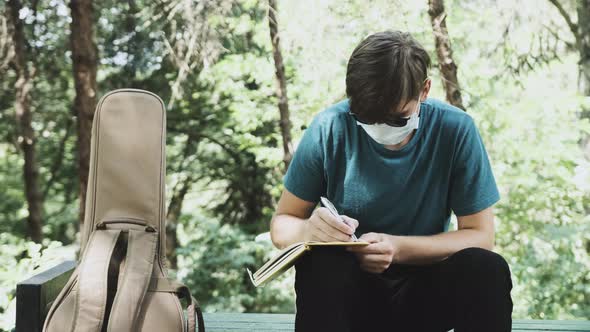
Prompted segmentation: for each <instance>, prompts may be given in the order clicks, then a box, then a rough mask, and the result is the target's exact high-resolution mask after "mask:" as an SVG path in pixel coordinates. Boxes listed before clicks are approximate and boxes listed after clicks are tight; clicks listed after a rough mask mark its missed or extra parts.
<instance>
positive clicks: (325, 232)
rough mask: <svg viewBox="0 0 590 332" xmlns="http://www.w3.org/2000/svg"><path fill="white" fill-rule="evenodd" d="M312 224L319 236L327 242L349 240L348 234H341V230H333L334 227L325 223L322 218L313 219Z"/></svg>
mask: <svg viewBox="0 0 590 332" xmlns="http://www.w3.org/2000/svg"><path fill="white" fill-rule="evenodd" d="M313 226H314V228H315V230H316V232H317V233H319V234H318V235H320V237H321V238H322V239H323V240H324V241H326V242H328V241H337V242H340V241H342V242H347V241H350V235H347V234H343V233H342V232H340V231H338V230H335V229H334V228H332V227H330V226H329V225H326V223H325V222H323V221H322V220H318V221H315V222H314V223H313Z"/></svg>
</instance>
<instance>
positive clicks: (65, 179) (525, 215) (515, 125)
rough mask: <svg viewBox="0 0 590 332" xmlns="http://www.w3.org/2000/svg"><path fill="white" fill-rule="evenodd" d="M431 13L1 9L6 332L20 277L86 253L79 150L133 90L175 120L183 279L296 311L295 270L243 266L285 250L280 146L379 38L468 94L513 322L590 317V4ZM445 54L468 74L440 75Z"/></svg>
mask: <svg viewBox="0 0 590 332" xmlns="http://www.w3.org/2000/svg"><path fill="white" fill-rule="evenodd" d="M19 4H20V6H21V7H22V8H20V9H18V10H17V11H12V10H13V8H17V7H18V5H19ZM436 4H442V1H434V0H432V1H427V0H424V1H423V2H412V3H410V2H406V1H404V2H401V1H400V2H392V1H386V0H375V1H371V2H366V1H360V0H349V1H335V0H325V1H311V0H309V1H308V0H305V1H291V0H284V1H280V2H278V5H279V10H278V11H276V12H274V11H273V12H271V15H269V12H268V9H269V3H267V2H260V1H253V0H216V1H207V2H204V1H192V0H166V1H155V2H154V1H142V0H131V1H123V2H121V1H112V0H105V1H100V2H98V1H95V2H93V3H92V4H91V6H90V5H89V4H88V3H87V2H85V1H81V0H80V1H77V0H76V1H72V2H68V1H63V0H27V1H25V0H19V1H16V0H11V1H9V2H3V3H0V11H1V12H2V13H3V15H2V16H1V17H0V87H1V88H0V232H2V233H4V234H2V235H0V245H1V246H2V247H1V248H2V250H0V257H1V259H2V262H3V264H2V265H1V266H0V329H5V330H8V329H10V327H11V326H12V325H11V324H12V322H13V319H14V315H13V310H14V300H13V299H14V285H15V283H16V281H17V280H21V279H23V278H25V277H26V276H28V275H30V274H32V273H33V272H34V271H36V270H38V269H42V268H46V267H47V266H48V265H49V264H51V263H55V262H56V261H57V260H58V259H64V258H68V257H69V258H73V257H74V256H75V253H76V250H77V232H78V229H79V228H78V225H79V222H80V218H81V215H80V206H81V199H80V193H81V192H82V191H83V190H82V191H81V189H82V183H83V181H84V180H83V175H84V171H82V169H83V168H84V167H85V166H84V165H83V163H82V162H83V160H84V158H85V157H84V153H83V151H82V150H83V146H84V144H86V143H83V142H82V137H83V136H85V137H87V138H88V137H89V128H90V126H89V123H91V117H92V113H93V112H94V106H92V105H93V104H94V103H96V98H99V97H100V96H102V95H103V94H104V93H105V92H107V91H109V90H112V89H116V88H122V87H132V88H141V89H147V90H151V91H154V92H156V93H157V94H159V95H160V96H161V97H162V98H163V100H164V101H165V102H166V103H167V106H168V128H167V130H168V136H167V158H168V160H167V166H168V169H167V174H168V178H167V191H168V192H167V199H168V216H167V217H168V230H167V231H168V238H169V243H168V244H167V252H168V257H169V259H170V262H171V263H172V266H173V267H174V268H175V269H174V272H175V273H177V274H178V276H179V277H180V278H182V279H184V281H185V282H187V283H188V284H189V285H190V286H191V288H192V290H193V291H194V292H195V293H196V297H197V298H199V299H200V300H201V302H202V304H203V305H204V307H205V310H207V311H215V310H230V311H233V310H236V311H241V310H245V311H259V312H264V311H272V312H277V311H281V312H289V311H293V309H294V305H293V302H292V300H293V294H292V291H291V282H292V279H291V278H292V275H289V274H288V275H286V276H285V277H284V278H282V279H280V280H278V281H276V282H274V283H272V284H271V285H269V287H265V288H263V289H254V288H252V287H251V286H250V284H249V281H248V280H247V276H246V274H245V273H244V267H255V266H258V265H260V263H261V262H262V261H263V259H264V258H265V257H268V256H269V255H272V247H271V245H270V243H269V240H268V236H267V235H265V234H264V232H266V231H267V230H268V222H269V220H270V218H271V215H272V213H273V208H274V203H275V202H276V200H277V198H278V196H279V194H280V192H281V190H282V175H283V172H284V169H285V163H284V161H286V160H287V159H288V158H287V157H288V155H289V154H288V153H287V151H288V149H286V148H285V146H287V147H288V144H287V145H285V142H288V141H290V140H292V143H291V144H292V145H293V147H294V148H295V147H296V145H297V142H298V140H299V138H300V137H301V134H302V133H303V130H304V129H305V127H306V125H307V124H308V123H309V121H310V120H311V118H312V117H313V115H314V114H316V113H317V112H319V111H320V110H322V109H323V108H325V107H326V106H328V105H330V104H332V103H334V102H336V101H338V100H340V99H342V98H343V97H344V75H345V71H346V61H347V60H348V57H349V55H350V53H351V52H352V50H353V48H354V46H355V45H356V44H357V43H358V42H359V41H360V40H361V39H362V38H363V37H364V36H366V35H367V34H369V33H372V32H376V31H381V30H385V29H400V30H406V31H410V32H411V33H412V34H413V35H414V36H415V37H416V38H418V39H419V40H420V41H421V42H422V43H423V45H424V46H425V47H426V48H427V49H428V50H429V51H430V52H431V57H432V59H433V61H434V62H435V65H434V66H433V69H432V72H431V73H430V76H431V77H432V78H433V83H434V84H433V90H432V92H431V96H433V97H435V98H439V99H446V98H449V99H451V100H450V101H451V102H454V101H453V98H456V96H459V97H460V98H459V99H458V100H459V103H460V105H463V106H464V108H465V109H466V110H467V111H468V112H469V114H470V115H472V116H473V117H474V119H475V120H476V123H477V125H478V127H479V128H480V131H481V133H482V136H483V138H484V140H485V142H486V147H487V149H488V152H489V154H490V158H491V161H492V164H493V168H494V172H495V175H496V179H497V181H498V184H499V186H500V190H501V195H502V199H501V201H500V203H499V204H498V205H497V208H496V212H497V250H498V251H499V252H500V253H501V254H503V255H504V256H505V257H506V258H507V259H508V261H509V263H510V266H511V269H512V273H513V277H514V285H515V288H514V290H513V297H514V300H515V301H514V302H515V318H525V317H533V318H553V319H560V318H587V319H588V318H590V311H589V310H590V309H589V308H590V280H589V278H590V277H589V271H590V258H589V252H590V236H589V235H588V234H590V232H588V231H589V229H588V228H589V227H590V226H589V225H590V223H589V221H590V217H589V215H590V195H589V194H590V165H589V162H588V159H587V158H585V157H584V153H583V149H584V147H585V145H584V144H580V143H584V142H585V140H587V137H588V134H589V133H590V125H589V123H588V116H587V114H589V112H590V111H589V110H590V100H589V99H588V93H586V92H585V90H584V89H583V88H581V86H585V85H583V84H582V85H580V84H581V83H580V82H583V80H584V77H585V76H584V75H585V74H584V73H585V71H584V70H585V69H584V68H586V67H587V66H586V64H587V61H586V60H587V54H588V52H586V53H584V52H585V51H584V48H583V46H584V45H585V44H584V43H586V42H587V40H586V39H587V38H584V36H588V35H589V34H588V33H585V32H584V31H589V29H590V23H589V20H588V19H587V18H588V17H587V15H586V13H588V11H585V10H584V8H588V6H587V1H580V0H577V1H574V0H561V1H560V2H556V1H553V0H547V1H544V2H539V1H532V0H531V1H524V2H523V1H519V2H513V1H509V0H500V1H488V0H474V1H468V2H466V1H457V0H452V1H449V0H447V1H445V2H444V12H445V13H446V16H444V20H441V17H440V16H439V15H440V12H438V13H437V12H436V11H434V9H436V8H434V7H433V6H434V5H436ZM14 6H17V7H14ZM584 6H586V7H584ZM270 7H273V8H275V7H274V6H272V3H271V4H270ZM429 10H430V11H429ZM90 12H92V14H89V13H90ZM273 15H274V17H275V18H276V21H272V19H271V21H269V18H272V17H273ZM566 17H567V18H566ZM15 22H16V24H15ZM18 22H20V27H19V23H18ZM437 22H438V24H434V23H437ZM443 22H444V24H445V26H446V27H445V28H444V29H443V25H442V24H441V23H443ZM276 23H278V24H276ZM273 28H274V29H276V30H274V29H273ZM439 28H440V29H441V30H440V31H442V32H443V34H442V35H440V34H438V32H437V31H439V30H437V29H439ZM573 28H575V29H573ZM19 29H20V30H21V31H22V32H20V34H21V37H18V36H17V38H16V39H15V38H14V37H15V31H19ZM574 31H577V32H574ZM17 35H18V34H17ZM277 35H278V36H280V53H281V57H282V61H280V62H282V68H283V69H281V70H277V69H278V68H281V65H280V64H278V62H276V61H275V59H276V57H275V56H274V55H276V54H277V51H278V47H277V45H278V44H277V45H274V44H273V43H272V41H273V40H277V39H276V36H277ZM441 36H442V37H443V38H446V39H443V40H440V37H441ZM441 42H442V43H441ZM18 45H21V46H18ZM22 45H24V46H22ZM93 45H95V46H93ZM94 47H96V48H94ZM441 47H443V48H445V50H444V52H442V53H440V54H439V52H437V50H439V49H440V48H441ZM581 47H582V48H581ZM451 48H452V63H454V64H455V65H456V67H455V69H454V74H453V75H454V78H452V77H453V76H447V74H446V73H445V71H444V70H442V69H440V68H444V66H446V65H449V62H448V61H447V60H448V57H445V56H442V57H441V56H440V55H441V54H442V55H445V54H446V55H450V54H451V53H450V50H451ZM19 57H20V58H19ZM445 59H446V60H445ZM94 72H95V74H94ZM93 77H95V78H93ZM449 77H451V78H449ZM23 78H24V81H23ZM277 79H278V81H277ZM94 80H96V83H93V81H94ZM454 80H456V82H458V83H460V84H453V85H452V86H450V87H449V86H447V87H445V85H444V84H442V82H449V81H454ZM23 82H25V83H26V84H24V83H23ZM281 82H282V83H281ZM23 84H24V85H23ZM94 84H95V85H94ZM283 86H286V87H287V89H286V93H285V92H284V91H285V90H284V89H282V88H281V89H280V90H277V87H279V88H280V87H283ZM277 91H281V94H278V93H277ZM449 92H450V96H451V97H453V98H451V97H447V95H449ZM27 96H28V97H27ZM454 96H455V97H454ZM287 100H288V113H285V112H282V113H281V112H279V105H282V103H283V104H286V102H287ZM455 100H457V99H455ZM23 103H24V105H25V106H26V105H28V106H27V107H26V108H25V109H28V112H29V115H27V116H28V118H27V116H24V117H23V114H25V113H23V111H22V110H23V108H22V107H21V106H19V105H23ZM281 114H287V115H286V117H285V116H283V117H281ZM81 121H83V122H84V123H85V126H87V127H83V126H82V124H81ZM287 121H288V122H287ZM27 123H28V124H29V125H28V127H27V125H26V124H27ZM287 123H290V124H291V125H290V129H289V130H288V131H287V130H286V128H287V127H286V126H285V124H287ZM84 128H87V129H84ZM24 129H26V130H24ZM288 132H290V134H291V135H292V138H288V136H286V135H285V133H288ZM19 137H20V138H19ZM25 137H28V138H29V139H25ZM87 138H86V139H87ZM23 143H26V144H25V146H23ZM25 148H26V149H28V150H26V149H25ZM25 151H28V152H25ZM28 154H29V157H27V155H28ZM31 155H33V156H34V158H31V157H30V156H31ZM31 160H33V163H32V164H31ZM31 165H36V166H33V167H31ZM27 169H30V170H33V171H27ZM34 169H36V172H35V171H34ZM35 174H36V175H35ZM35 177H36V180H34V178H35ZM81 178H82V180H81ZM29 188H36V189H35V190H36V192H37V193H35V190H32V189H29ZM31 220H34V223H33V224H32V223H31ZM29 225H36V226H29ZM31 241H37V242H39V243H38V244H34V243H33V242H31Z"/></svg>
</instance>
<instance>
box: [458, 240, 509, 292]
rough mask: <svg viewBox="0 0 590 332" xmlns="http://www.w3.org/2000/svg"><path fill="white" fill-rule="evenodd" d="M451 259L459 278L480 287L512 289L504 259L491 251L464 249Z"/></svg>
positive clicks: (474, 248) (472, 248)
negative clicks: (456, 266)
mask: <svg viewBox="0 0 590 332" xmlns="http://www.w3.org/2000/svg"><path fill="white" fill-rule="evenodd" d="M449 259H452V260H453V261H454V262H455V264H457V265H458V266H459V268H458V271H457V272H458V273H459V274H461V276H459V277H464V278H465V279H466V280H468V281H474V282H476V283H477V284H479V285H481V284H482V283H484V284H486V285H488V286H495V287H497V288H500V289H502V288H505V289H507V290H508V291H510V290H511V289H512V277H511V274H510V267H509V265H508V263H507V262H506V260H505V259H504V257H502V256H501V255H500V254H498V253H495V252H493V251H490V250H487V249H483V248H477V247H471V248H465V249H463V250H460V251H458V252H456V253H455V254H453V255H452V256H451V257H450V258H449Z"/></svg>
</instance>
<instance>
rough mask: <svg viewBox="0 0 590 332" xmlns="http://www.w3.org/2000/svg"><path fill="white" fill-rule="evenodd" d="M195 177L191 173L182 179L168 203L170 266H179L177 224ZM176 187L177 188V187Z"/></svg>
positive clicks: (167, 252) (167, 253) (168, 254)
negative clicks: (177, 257) (177, 188)
mask: <svg viewBox="0 0 590 332" xmlns="http://www.w3.org/2000/svg"><path fill="white" fill-rule="evenodd" d="M193 181H194V179H193V178H192V177H191V176H190V175H189V176H187V177H186V179H184V181H182V182H181V183H180V184H179V185H180V189H179V190H178V191H177V190H174V193H173V194H172V198H171V199H170V204H169V205H168V213H167V214H166V257H167V258H168V262H169V266H170V267H171V268H172V269H176V268H177V267H178V264H177V263H178V260H177V259H176V248H178V237H177V234H176V225H178V218H179V217H180V213H181V212H182V204H183V202H184V197H185V196H186V193H187V192H188V191H189V190H190V188H191V186H192V184H193ZM175 189H176V188H175Z"/></svg>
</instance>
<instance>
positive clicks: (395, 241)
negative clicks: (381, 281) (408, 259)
mask: <svg viewBox="0 0 590 332" xmlns="http://www.w3.org/2000/svg"><path fill="white" fill-rule="evenodd" d="M387 240H388V242H389V244H390V245H391V248H392V251H393V257H392V259H391V263H392V264H395V263H401V262H402V259H401V257H402V256H403V251H404V244H405V239H404V237H403V236H400V235H389V236H388V239H387Z"/></svg>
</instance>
